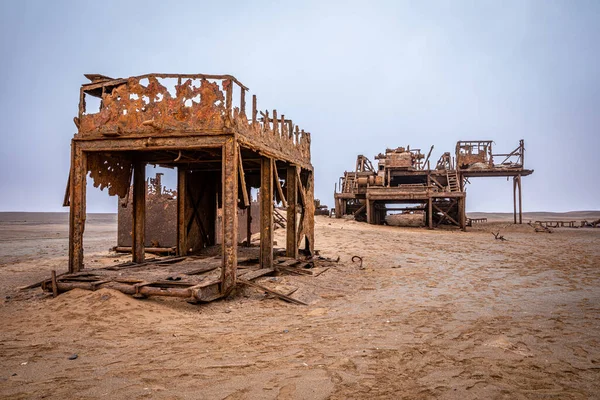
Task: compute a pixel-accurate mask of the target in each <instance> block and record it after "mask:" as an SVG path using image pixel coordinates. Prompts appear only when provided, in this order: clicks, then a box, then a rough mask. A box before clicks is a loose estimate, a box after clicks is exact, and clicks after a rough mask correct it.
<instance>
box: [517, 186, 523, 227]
mask: <svg viewBox="0 0 600 400" xmlns="http://www.w3.org/2000/svg"><path fill="white" fill-rule="evenodd" d="M517 185H518V187H519V224H522V223H523V198H522V196H521V175H517Z"/></svg>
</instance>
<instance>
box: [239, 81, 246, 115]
mask: <svg viewBox="0 0 600 400" xmlns="http://www.w3.org/2000/svg"><path fill="white" fill-rule="evenodd" d="M240 91H241V92H240V113H242V114H244V115H246V89H244V88H240Z"/></svg>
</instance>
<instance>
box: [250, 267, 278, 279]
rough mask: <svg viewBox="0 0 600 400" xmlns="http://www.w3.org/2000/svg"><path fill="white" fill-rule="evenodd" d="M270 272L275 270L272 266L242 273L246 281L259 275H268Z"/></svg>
mask: <svg viewBox="0 0 600 400" xmlns="http://www.w3.org/2000/svg"><path fill="white" fill-rule="evenodd" d="M272 272H275V270H274V269H273V268H261V269H257V270H255V271H250V272H248V273H246V274H244V279H245V280H247V281H251V280H253V279H257V278H260V277H261V276H265V275H268V274H270V273H272Z"/></svg>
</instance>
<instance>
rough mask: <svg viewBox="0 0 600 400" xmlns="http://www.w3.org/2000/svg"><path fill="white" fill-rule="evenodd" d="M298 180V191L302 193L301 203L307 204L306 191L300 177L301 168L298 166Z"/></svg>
mask: <svg viewBox="0 0 600 400" xmlns="http://www.w3.org/2000/svg"><path fill="white" fill-rule="evenodd" d="M296 175H297V177H296V182H297V183H298V193H300V203H301V204H302V206H306V193H305V192H304V187H303V186H302V178H301V177H300V168H298V167H296Z"/></svg>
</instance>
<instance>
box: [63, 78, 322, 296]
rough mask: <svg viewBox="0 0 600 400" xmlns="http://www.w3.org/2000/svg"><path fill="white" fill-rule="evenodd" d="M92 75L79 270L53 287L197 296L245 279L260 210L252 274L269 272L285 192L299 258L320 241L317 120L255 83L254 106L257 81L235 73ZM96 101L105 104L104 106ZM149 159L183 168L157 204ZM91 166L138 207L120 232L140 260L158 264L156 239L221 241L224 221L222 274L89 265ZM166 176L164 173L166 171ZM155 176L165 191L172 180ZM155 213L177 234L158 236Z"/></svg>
mask: <svg viewBox="0 0 600 400" xmlns="http://www.w3.org/2000/svg"><path fill="white" fill-rule="evenodd" d="M86 77H87V78H88V79H89V80H90V82H88V83H85V84H83V85H82V86H81V90H80V102H79V115H78V116H77V117H75V119H74V121H75V125H76V126H77V133H76V134H75V136H74V137H73V139H72V142H71V168H70V174H69V179H68V187H67V192H66V194H65V201H64V205H65V206H69V207H70V222H69V274H66V275H62V276H60V277H59V278H58V279H55V278H53V282H52V286H53V290H58V291H59V292H60V291H65V290H69V289H72V288H75V287H81V288H96V287H99V286H103V287H110V288H114V289H117V290H121V291H123V292H124V293H129V294H135V295H139V296H148V295H163V296H179V297H185V298H188V299H190V300H195V301H210V300H213V299H216V298H219V297H223V296H226V295H227V294H228V293H229V292H230V291H231V290H232V288H233V287H234V286H235V284H236V277H237V273H238V271H237V269H238V252H239V250H240V248H239V247H238V243H241V242H244V243H245V244H246V245H247V246H249V245H250V242H251V238H250V235H251V233H252V232H251V223H250V221H251V218H255V219H257V220H258V221H259V226H260V229H259V231H260V247H259V248H257V249H256V259H257V263H258V264H259V269H258V272H257V271H253V272H252V274H253V276H254V277H257V276H261V273H262V274H265V273H267V272H268V271H269V270H271V271H272V266H273V257H274V251H273V215H274V204H275V203H276V202H278V203H280V204H282V205H283V207H285V208H286V212H287V224H286V243H285V256H287V257H288V258H292V259H294V258H297V257H298V249H299V247H302V246H304V250H305V252H306V254H309V255H310V254H313V253H314V202H313V199H314V181H313V180H314V177H313V167H312V164H311V156H310V134H309V133H308V132H305V131H304V130H300V129H299V128H298V126H297V125H294V123H293V122H292V120H291V119H289V118H286V117H285V116H284V115H282V114H278V113H277V111H276V110H273V111H272V112H271V113H269V111H259V110H258V108H257V99H256V96H255V95H254V96H252V99H251V102H252V103H251V106H250V110H247V108H248V107H247V105H246V99H247V91H248V88H247V87H246V86H244V85H243V84H242V83H241V82H240V81H238V80H237V79H236V78H235V77H233V76H231V75H205V74H195V75H180V74H148V75H142V76H135V77H130V78H124V79H121V78H119V79H113V78H109V77H106V76H103V75H86ZM94 102H95V103H96V104H97V105H98V107H97V108H95V109H92V107H91V106H90V105H91V104H93V103H94ZM147 165H157V166H162V167H166V168H175V169H176V170H177V189H176V191H173V192H172V193H159V194H160V195H161V196H162V195H164V196H162V197H163V198H165V199H166V198H170V200H168V204H167V203H165V204H162V205H161V204H152V205H150V206H151V207H148V205H147V204H146V190H147V189H146V186H147V184H146V166H147ZM88 173H89V175H90V177H91V179H92V180H93V183H94V186H96V187H100V188H101V189H104V188H107V189H108V193H109V194H110V195H111V196H118V197H119V198H120V202H121V203H122V205H123V206H126V207H131V210H132V211H131V214H130V215H131V221H130V222H129V226H130V232H131V233H130V235H129V237H127V236H128V234H127V233H126V234H125V237H121V238H119V242H120V244H124V245H126V246H127V245H128V246H130V247H131V253H132V261H131V263H128V266H127V267H128V268H129V270H133V269H132V268H133V267H136V266H139V267H142V266H144V265H146V264H148V262H147V260H146V256H145V248H146V247H153V244H156V245H157V247H158V246H173V247H174V252H175V253H176V256H178V257H176V258H175V259H176V260H178V261H180V260H181V259H185V256H189V255H195V254H202V252H203V251H205V250H206V249H208V248H211V249H212V250H213V251H214V249H215V245H216V244H217V241H218V240H217V232H221V236H222V238H221V240H219V241H220V242H221V244H220V255H219V268H220V274H219V275H218V276H217V277H216V278H215V279H196V280H195V279H194V276H195V275H194V274H188V275H187V276H188V278H185V279H183V280H182V281H178V282H165V281H164V277H163V278H161V279H159V278H156V277H155V276H152V275H151V274H149V275H147V276H146V275H143V274H141V273H139V274H138V276H137V277H136V279H131V280H129V281H127V280H123V279H120V280H119V279H115V278H114V277H111V276H108V275H102V274H100V272H97V271H95V273H94V274H92V273H88V274H85V273H84V272H85V271H83V269H84V254H83V249H84V245H83V232H84V229H85V219H86V177H87V176H88ZM154 179H159V180H160V176H157V178H154ZM149 186H151V189H150V190H154V191H162V185H161V184H160V182H153V184H152V185H149ZM152 188H154V189H152ZM252 188H257V189H259V192H260V196H259V202H260V205H259V207H258V209H259V215H253V213H254V211H253V208H252V207H251V198H250V191H251V189H252ZM159 197H160V196H159ZM165 201H166V200H165ZM154 206H159V207H170V209H169V210H168V213H169V214H168V215H170V216H171V218H170V221H169V222H168V224H171V225H168V224H165V225H161V221H158V222H157V221H153V219H152V217H153V215H154V214H155V213H154V211H153V208H152V207H154ZM239 209H244V210H245V215H246V216H247V218H248V221H247V223H246V226H247V230H246V234H245V235H243V236H244V237H240V234H239V232H238V224H239V222H238V215H239V214H238V210H239ZM217 214H219V215H220V218H217ZM124 215H125V214H124ZM217 223H219V224H220V226H219V229H217V227H216V224H217ZM147 224H151V225H152V229H163V228H164V229H175V230H176V234H175V236H174V237H175V242H174V243H173V242H171V241H170V240H171V239H169V238H166V237H165V238H164V239H157V242H156V243H153V242H152V239H150V238H147V237H146V233H147V232H148V231H147V229H146V225H147ZM169 226H170V227H171V228H169ZM148 239H150V240H148ZM159 242H160V243H159ZM249 250H250V249H249ZM246 259H248V257H246ZM182 264H184V263H183V262H180V263H179V264H176V265H177V268H179V269H180V270H181V269H182V268H183V269H185V265H182ZM173 268H174V267H173ZM213 269H214V268H213ZM142 270H143V269H142V268H139V269H136V271H138V272H139V271H142ZM207 270H208V269H207ZM260 271H262V272H260ZM245 272H247V271H245ZM247 278H248V277H247ZM248 279H249V278H248Z"/></svg>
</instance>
